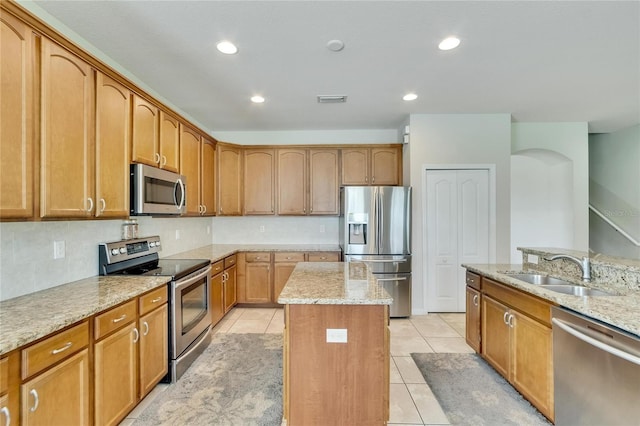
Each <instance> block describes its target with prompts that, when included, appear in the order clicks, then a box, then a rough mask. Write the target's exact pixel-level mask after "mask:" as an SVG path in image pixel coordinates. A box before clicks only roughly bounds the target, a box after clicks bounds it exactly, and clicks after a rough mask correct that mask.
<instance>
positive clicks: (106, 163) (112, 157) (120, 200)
mask: <svg viewBox="0 0 640 426" xmlns="http://www.w3.org/2000/svg"><path fill="white" fill-rule="evenodd" d="M130 116H131V92H130V91H129V89H127V88H126V87H124V86H123V85H121V84H120V83H118V82H116V81H115V80H113V79H111V78H109V77H107V76H105V75H104V74H102V73H97V75H96V159H95V161H96V200H97V206H96V213H95V215H96V216H98V217H126V216H128V215H129V186H130V182H129V146H130V139H129V134H130V121H129V120H130Z"/></svg>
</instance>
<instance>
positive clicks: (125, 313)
mask: <svg viewBox="0 0 640 426" xmlns="http://www.w3.org/2000/svg"><path fill="white" fill-rule="evenodd" d="M135 319H136V301H135V300H131V301H129V302H127V303H125V304H124V305H120V306H118V307H116V308H113V309H111V310H108V311H107V312H105V313H104V314H101V315H98V316H97V317H96V318H95V320H94V321H95V322H94V324H93V327H94V335H95V340H98V339H100V338H102V337H104V336H105V335H107V334H109V333H111V332H112V331H115V330H117V329H119V328H120V327H122V326H124V325H126V324H129V323H130V322H131V321H135Z"/></svg>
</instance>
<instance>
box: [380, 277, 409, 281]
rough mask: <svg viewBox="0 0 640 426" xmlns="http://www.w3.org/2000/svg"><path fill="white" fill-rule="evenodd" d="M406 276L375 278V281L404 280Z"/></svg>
mask: <svg viewBox="0 0 640 426" xmlns="http://www.w3.org/2000/svg"><path fill="white" fill-rule="evenodd" d="M406 280H407V277H398V278H376V281H406Z"/></svg>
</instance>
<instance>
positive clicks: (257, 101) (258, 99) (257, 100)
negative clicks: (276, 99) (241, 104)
mask: <svg viewBox="0 0 640 426" xmlns="http://www.w3.org/2000/svg"><path fill="white" fill-rule="evenodd" d="M251 102H253V103H254V104H261V103H263V102H264V98H263V97H262V96H260V95H255V96H252V97H251Z"/></svg>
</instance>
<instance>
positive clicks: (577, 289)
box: [542, 285, 617, 296]
mask: <svg viewBox="0 0 640 426" xmlns="http://www.w3.org/2000/svg"><path fill="white" fill-rule="evenodd" d="M542 287H544V288H545V289H547V290H551V291H555V292H557V293H564V294H569V295H571V296H617V294H615V293H609V292H607V291H603V290H597V289H595V288H589V287H583V286H581V285H543V286H542Z"/></svg>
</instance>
